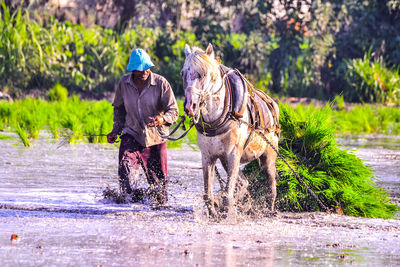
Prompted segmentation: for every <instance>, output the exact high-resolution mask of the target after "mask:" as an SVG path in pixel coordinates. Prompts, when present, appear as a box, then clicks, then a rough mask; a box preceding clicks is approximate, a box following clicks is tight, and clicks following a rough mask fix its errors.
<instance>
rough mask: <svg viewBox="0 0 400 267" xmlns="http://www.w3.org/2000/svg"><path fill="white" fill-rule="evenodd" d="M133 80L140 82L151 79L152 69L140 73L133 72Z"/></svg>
mask: <svg viewBox="0 0 400 267" xmlns="http://www.w3.org/2000/svg"><path fill="white" fill-rule="evenodd" d="M132 73H133V78H134V79H137V80H140V81H146V80H147V78H149V75H150V69H148V70H144V71H138V70H134V71H133V72H132Z"/></svg>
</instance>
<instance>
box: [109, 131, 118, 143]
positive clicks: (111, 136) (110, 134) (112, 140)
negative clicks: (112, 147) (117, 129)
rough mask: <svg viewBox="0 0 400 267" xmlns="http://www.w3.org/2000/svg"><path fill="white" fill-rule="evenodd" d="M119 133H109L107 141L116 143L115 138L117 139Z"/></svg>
mask: <svg viewBox="0 0 400 267" xmlns="http://www.w3.org/2000/svg"><path fill="white" fill-rule="evenodd" d="M117 137H118V134H117V133H114V132H111V133H109V134H107V142H109V143H110V144H112V143H115V140H117Z"/></svg>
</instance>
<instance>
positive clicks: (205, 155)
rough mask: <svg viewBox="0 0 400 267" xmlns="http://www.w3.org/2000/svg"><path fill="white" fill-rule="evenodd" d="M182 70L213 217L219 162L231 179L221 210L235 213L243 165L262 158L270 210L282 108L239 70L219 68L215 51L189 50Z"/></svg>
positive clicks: (243, 185) (243, 180)
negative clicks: (280, 110) (216, 171)
mask: <svg viewBox="0 0 400 267" xmlns="http://www.w3.org/2000/svg"><path fill="white" fill-rule="evenodd" d="M185 55H186V59H185V64H184V67H183V69H182V71H181V75H182V78H183V86H184V90H185V104H184V107H185V112H186V114H188V115H189V116H191V117H192V118H193V122H194V124H195V127H196V129H197V132H198V135H197V138H198V139H197V142H198V145H199V148H200V150H201V155H202V166H203V176H204V191H205V195H204V200H205V203H206V206H207V208H208V211H209V213H210V215H211V216H213V217H215V216H217V215H218V213H217V211H216V208H215V206H216V202H215V197H214V177H215V170H216V169H215V165H216V161H217V160H218V159H219V160H220V162H221V164H222V166H223V167H224V169H225V171H226V173H227V175H228V177H227V181H226V186H225V188H221V189H222V191H223V197H222V204H223V205H222V211H224V212H226V213H227V214H234V213H235V211H236V207H235V199H236V200H238V198H237V196H235V194H238V193H239V192H242V189H243V188H244V189H246V188H247V186H248V181H247V179H246V177H245V176H244V175H243V174H242V172H241V170H240V168H239V164H240V163H246V162H250V161H252V160H254V159H257V158H258V159H259V162H260V167H261V169H262V171H263V172H264V173H265V175H266V177H267V179H266V180H267V183H268V192H266V194H267V196H268V200H269V207H270V209H271V211H273V210H274V204H275V198H276V178H277V172H276V167H275V161H276V156H277V154H276V152H275V151H274V148H273V146H274V147H275V148H277V147H278V141H279V137H280V125H279V118H278V116H279V107H278V105H277V103H276V102H275V101H273V100H272V99H271V98H270V97H269V96H268V95H266V94H265V93H264V92H262V91H260V90H257V89H254V88H253V87H252V86H251V84H250V83H249V82H248V81H247V79H246V78H245V77H244V76H243V75H242V74H241V73H240V72H239V71H238V70H234V69H230V68H227V67H225V66H223V65H221V64H220V63H219V62H218V60H217V59H216V58H215V55H214V51H213V47H212V45H211V44H209V45H208V47H207V49H206V51H203V50H201V49H200V48H197V47H194V48H193V49H191V48H190V47H189V46H188V45H186V46H185Z"/></svg>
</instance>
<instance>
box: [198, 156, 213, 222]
mask: <svg viewBox="0 0 400 267" xmlns="http://www.w3.org/2000/svg"><path fill="white" fill-rule="evenodd" d="M202 162H203V178H204V193H205V195H204V201H205V203H206V206H207V208H208V211H209V213H210V215H211V216H212V217H216V215H217V213H216V211H215V208H214V177H215V164H216V162H217V159H216V158H215V159H211V158H208V157H206V156H204V155H202Z"/></svg>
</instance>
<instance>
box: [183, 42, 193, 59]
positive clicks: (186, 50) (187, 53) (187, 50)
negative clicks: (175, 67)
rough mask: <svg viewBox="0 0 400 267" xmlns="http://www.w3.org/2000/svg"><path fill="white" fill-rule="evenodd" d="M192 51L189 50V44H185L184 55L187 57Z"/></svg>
mask: <svg viewBox="0 0 400 267" xmlns="http://www.w3.org/2000/svg"><path fill="white" fill-rule="evenodd" d="M190 53H192V51H191V50H190V46H189V45H188V44H185V56H186V57H187V56H188V55H189V54H190Z"/></svg>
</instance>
